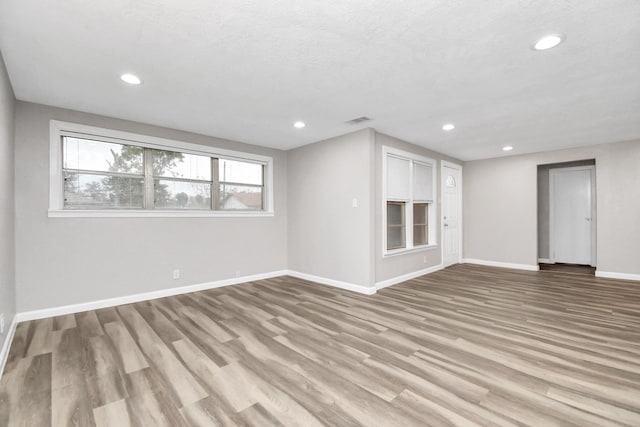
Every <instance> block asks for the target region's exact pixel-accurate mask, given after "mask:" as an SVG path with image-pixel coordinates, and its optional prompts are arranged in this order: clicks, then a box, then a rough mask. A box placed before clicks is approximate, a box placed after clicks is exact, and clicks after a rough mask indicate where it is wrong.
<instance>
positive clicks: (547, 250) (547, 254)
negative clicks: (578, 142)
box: [538, 160, 596, 267]
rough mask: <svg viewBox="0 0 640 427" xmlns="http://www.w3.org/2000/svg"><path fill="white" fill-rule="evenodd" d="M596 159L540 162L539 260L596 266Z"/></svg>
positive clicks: (542, 261)
mask: <svg viewBox="0 0 640 427" xmlns="http://www.w3.org/2000/svg"><path fill="white" fill-rule="evenodd" d="M595 188H596V168H595V161H594V160H584V161H578V162H571V163H559V164H552V165H541V166H538V262H539V263H541V264H560V263H561V264H566V265H585V266H591V267H595V266H596V191H595Z"/></svg>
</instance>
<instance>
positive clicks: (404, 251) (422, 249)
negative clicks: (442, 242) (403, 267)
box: [382, 245, 439, 258]
mask: <svg viewBox="0 0 640 427" xmlns="http://www.w3.org/2000/svg"><path fill="white" fill-rule="evenodd" d="M438 247H439V246H438V245H427V246H420V247H417V248H409V249H394V250H392V251H387V252H383V254H382V257H383V258H389V257H394V256H397V255H406V254H412V253H415V252H425V251H430V250H433V249H436V248H438Z"/></svg>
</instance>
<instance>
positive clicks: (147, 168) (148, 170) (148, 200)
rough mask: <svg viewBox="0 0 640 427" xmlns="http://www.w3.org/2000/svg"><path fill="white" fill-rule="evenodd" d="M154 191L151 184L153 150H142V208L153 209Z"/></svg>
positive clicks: (152, 183)
mask: <svg viewBox="0 0 640 427" xmlns="http://www.w3.org/2000/svg"><path fill="white" fill-rule="evenodd" d="M154 199H155V191H154V182H153V150H152V149H151V148H145V149H144V208H145V209H154V208H155V200H154Z"/></svg>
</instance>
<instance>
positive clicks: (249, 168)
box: [218, 159, 262, 185]
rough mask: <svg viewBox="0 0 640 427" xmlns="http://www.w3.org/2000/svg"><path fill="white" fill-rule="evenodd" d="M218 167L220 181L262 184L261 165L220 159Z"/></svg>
mask: <svg viewBox="0 0 640 427" xmlns="http://www.w3.org/2000/svg"><path fill="white" fill-rule="evenodd" d="M218 169H219V175H218V179H219V180H220V181H221V182H235V183H238V184H254V185H262V165H259V164H256V163H247V162H238V161H235V160H227V159H220V160H219V161H218Z"/></svg>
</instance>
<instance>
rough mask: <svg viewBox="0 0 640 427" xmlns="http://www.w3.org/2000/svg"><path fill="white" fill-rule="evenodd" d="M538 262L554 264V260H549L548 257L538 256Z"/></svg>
mask: <svg viewBox="0 0 640 427" xmlns="http://www.w3.org/2000/svg"><path fill="white" fill-rule="evenodd" d="M538 262H539V263H540V264H555V262H553V261H551V260H550V259H549V258H538Z"/></svg>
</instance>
